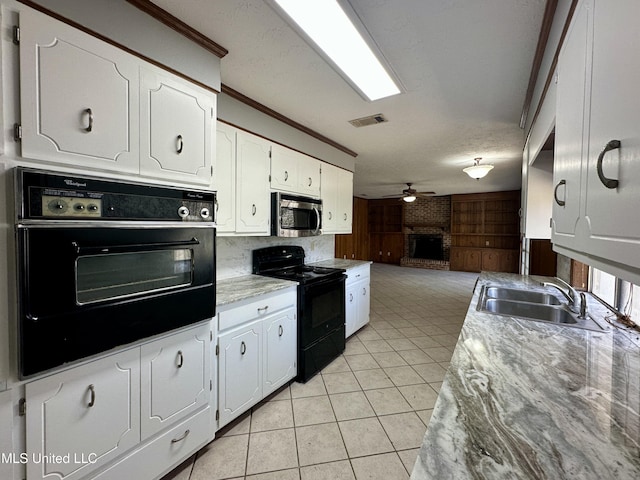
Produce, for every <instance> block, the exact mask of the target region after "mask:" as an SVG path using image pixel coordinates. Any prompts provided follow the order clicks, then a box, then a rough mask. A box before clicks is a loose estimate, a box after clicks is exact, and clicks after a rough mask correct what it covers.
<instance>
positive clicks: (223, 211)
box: [213, 122, 236, 233]
mask: <svg viewBox="0 0 640 480" xmlns="http://www.w3.org/2000/svg"><path fill="white" fill-rule="evenodd" d="M213 184H214V190H215V191H216V233H228V232H233V231H234V230H235V228H236V129H235V128H233V127H231V126H229V125H227V124H225V123H220V122H218V124H217V129H216V166H215V172H214V179H213Z"/></svg>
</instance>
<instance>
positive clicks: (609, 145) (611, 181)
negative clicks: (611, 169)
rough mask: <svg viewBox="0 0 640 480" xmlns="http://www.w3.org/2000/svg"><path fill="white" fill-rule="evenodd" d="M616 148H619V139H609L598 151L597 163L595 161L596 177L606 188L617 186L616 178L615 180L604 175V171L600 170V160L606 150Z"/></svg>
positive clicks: (602, 158)
mask: <svg viewBox="0 0 640 480" xmlns="http://www.w3.org/2000/svg"><path fill="white" fill-rule="evenodd" d="M617 148H620V140H611V141H610V142H609V143H607V144H606V145H605V146H604V148H603V149H602V151H601V152H600V155H598V163H597V168H598V178H599V179H600V181H601V182H602V184H603V185H604V186H605V187H607V188H618V180H615V179H613V178H607V177H605V176H604V172H603V171H602V161H603V160H604V156H605V154H606V153H607V152H610V151H611V150H616V149H617Z"/></svg>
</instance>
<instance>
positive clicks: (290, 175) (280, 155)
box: [271, 144, 304, 193]
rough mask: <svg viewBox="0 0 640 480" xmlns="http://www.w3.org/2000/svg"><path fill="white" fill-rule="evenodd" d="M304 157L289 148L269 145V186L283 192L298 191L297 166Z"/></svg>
mask: <svg viewBox="0 0 640 480" xmlns="http://www.w3.org/2000/svg"><path fill="white" fill-rule="evenodd" d="M303 157H304V155H302V154H301V153H298V152H296V151H294V150H291V149H290V148H286V147H283V146H281V145H277V144H274V145H273V146H272V147H271V188H272V189H273V190H282V191H285V192H293V193H300V192H299V191H298V168H299V164H300V162H301V159H302V158H303Z"/></svg>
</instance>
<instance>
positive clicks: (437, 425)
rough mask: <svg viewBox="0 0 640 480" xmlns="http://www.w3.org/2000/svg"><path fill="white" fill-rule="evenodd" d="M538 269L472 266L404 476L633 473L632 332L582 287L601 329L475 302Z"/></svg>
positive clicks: (638, 452)
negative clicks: (456, 332) (505, 312)
mask: <svg viewBox="0 0 640 480" xmlns="http://www.w3.org/2000/svg"><path fill="white" fill-rule="evenodd" d="M544 278H545V277H525V276H520V275H514V274H498V273H483V274H481V276H480V278H479V281H478V283H477V285H476V289H475V292H474V296H473V298H472V300H471V303H470V306H469V310H468V312H467V316H466V319H465V322H464V325H463V327H462V331H461V333H460V337H459V339H458V343H457V345H456V348H455V351H454V354H453V357H452V359H451V365H450V367H449V369H448V371H447V374H446V376H445V379H444V382H443V384H442V387H441V389H440V393H439V395H438V400H437V402H436V405H435V408H434V411H433V414H432V417H431V420H430V422H429V425H428V427H427V432H426V434H425V437H424V442H423V445H422V447H421V449H420V453H419V456H418V459H417V461H416V464H415V467H414V470H413V473H412V475H411V479H412V480H426V479H430V480H435V479H437V480H447V479H455V480H463V479H491V480H494V479H536V480H540V479H550V480H551V479H553V480H559V479H569V478H571V479H579V480H588V479H594V480H595V479H597V480H600V479H604V478H606V479H613V478H615V479H638V478H640V341H639V340H638V339H639V337H640V333H638V332H635V331H632V330H629V329H626V328H618V327H615V326H610V325H609V324H608V323H607V322H606V320H604V317H605V316H607V315H608V314H610V312H609V310H608V309H606V308H605V307H603V306H602V305H601V304H600V303H599V302H597V301H596V300H595V299H593V298H591V297H589V303H588V308H589V313H590V315H591V316H592V317H594V318H595V319H596V320H597V321H598V323H600V324H602V325H605V326H606V327H607V331H605V332H596V331H591V330H582V329H577V328H571V327H562V326H558V325H553V324H548V323H542V322H535V321H530V320H524V319H517V318H515V317H505V316H502V315H493V314H490V313H485V312H479V311H477V310H476V305H477V303H478V300H479V295H480V290H481V286H482V284H486V283H491V284H498V285H502V286H510V287H520V288H522V287H526V288H528V289H540V288H541V287H539V286H538V284H537V283H536V280H537V281H539V280H541V279H544ZM547 291H548V292H549V293H552V294H554V293H558V292H554V291H553V289H550V290H547ZM617 325H619V324H617Z"/></svg>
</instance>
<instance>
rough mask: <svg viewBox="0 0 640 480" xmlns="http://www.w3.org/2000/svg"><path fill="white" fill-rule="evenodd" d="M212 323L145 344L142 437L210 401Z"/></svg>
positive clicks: (142, 388)
mask: <svg viewBox="0 0 640 480" xmlns="http://www.w3.org/2000/svg"><path fill="white" fill-rule="evenodd" d="M209 355H210V341H209V324H208V323H207V324H205V325H201V326H199V327H197V328H192V329H189V330H187V331H184V332H181V333H177V334H175V335H172V336H170V337H167V338H162V339H160V340H157V341H155V342H152V343H148V344H146V345H143V346H142V347H141V380H142V381H141V393H140V398H141V409H140V410H141V418H140V421H141V425H142V426H141V431H142V439H143V440H144V439H145V438H147V437H150V436H151V435H153V434H154V433H157V432H159V431H160V430H162V429H163V428H165V427H167V426H169V425H171V424H173V423H175V422H177V421H178V420H180V419H181V418H183V417H185V416H186V415H188V414H190V413H193V412H195V411H196V410H198V409H199V408H201V407H203V406H205V405H207V404H208V403H209V397H210V383H209V381H210V379H211V376H210V364H209Z"/></svg>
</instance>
